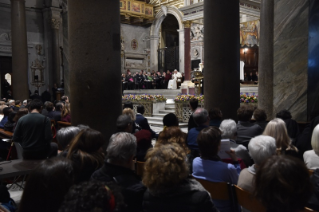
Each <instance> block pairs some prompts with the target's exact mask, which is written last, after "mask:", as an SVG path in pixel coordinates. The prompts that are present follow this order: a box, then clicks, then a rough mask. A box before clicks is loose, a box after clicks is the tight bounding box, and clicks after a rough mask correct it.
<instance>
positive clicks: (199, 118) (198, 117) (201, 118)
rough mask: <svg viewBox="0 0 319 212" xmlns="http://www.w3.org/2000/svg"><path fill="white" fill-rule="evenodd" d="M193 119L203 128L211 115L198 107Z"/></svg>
mask: <svg viewBox="0 0 319 212" xmlns="http://www.w3.org/2000/svg"><path fill="white" fill-rule="evenodd" d="M193 118H194V121H195V123H196V124H197V125H198V126H201V125H203V124H205V123H206V122H207V120H208V118H209V115H208V112H207V110H206V109H204V108H201V107H198V108H197V109H196V110H195V112H194V113H193Z"/></svg>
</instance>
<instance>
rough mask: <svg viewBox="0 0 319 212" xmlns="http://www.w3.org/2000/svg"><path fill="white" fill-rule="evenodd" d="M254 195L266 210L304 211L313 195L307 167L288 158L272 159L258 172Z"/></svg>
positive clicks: (298, 161) (273, 157) (294, 159)
mask: <svg viewBox="0 0 319 212" xmlns="http://www.w3.org/2000/svg"><path fill="white" fill-rule="evenodd" d="M254 193H255V195H256V197H257V198H258V199H259V200H261V202H262V203H263V205H264V206H265V207H266V208H267V211H272V212H298V211H303V209H304V207H305V206H306V204H307V202H308V200H309V198H310V197H311V195H312V183H311V181H310V177H309V172H308V169H307V167H306V166H305V164H304V163H303V162H301V161H300V160H299V159H296V158H293V157H290V156H283V155H282V156H276V155H274V156H272V157H270V158H269V159H268V160H266V161H265V162H264V163H263V164H262V165H261V166H260V168H259V169H258V171H257V174H256V177H255V192H254Z"/></svg>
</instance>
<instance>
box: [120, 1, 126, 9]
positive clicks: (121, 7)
mask: <svg viewBox="0 0 319 212" xmlns="http://www.w3.org/2000/svg"><path fill="white" fill-rule="evenodd" d="M120 9H121V10H126V1H125V0H120Z"/></svg>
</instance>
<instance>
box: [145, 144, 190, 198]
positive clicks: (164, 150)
mask: <svg viewBox="0 0 319 212" xmlns="http://www.w3.org/2000/svg"><path fill="white" fill-rule="evenodd" d="M188 174H189V169H188V164H187V162H186V153H185V150H184V149H183V148H182V147H181V146H180V145H178V144H177V143H171V144H166V145H160V146H157V147H155V148H153V149H152V150H149V151H148V152H147V154H146V162H145V165H144V173H143V184H144V185H145V186H146V187H147V188H148V189H149V190H151V191H154V192H159V193H160V192H161V191H163V190H166V189H167V188H171V187H174V186H176V185H178V184H179V183H181V182H182V181H183V180H185V179H186V178H187V176H188Z"/></svg>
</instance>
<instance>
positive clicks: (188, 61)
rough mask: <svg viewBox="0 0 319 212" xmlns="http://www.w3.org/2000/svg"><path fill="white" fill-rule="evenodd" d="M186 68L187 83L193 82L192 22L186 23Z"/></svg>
mask: <svg viewBox="0 0 319 212" xmlns="http://www.w3.org/2000/svg"><path fill="white" fill-rule="evenodd" d="M184 42H185V44H184V50H185V51H184V63H185V65H184V67H185V81H190V80H191V68H192V67H191V22H190V21H186V22H185V23H184Z"/></svg>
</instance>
